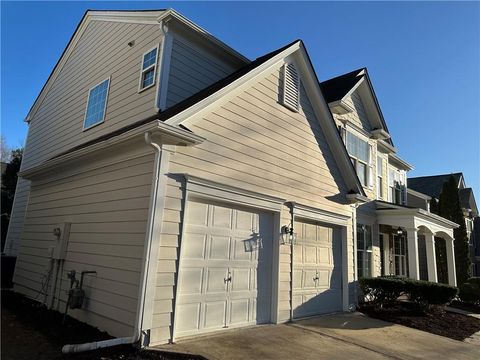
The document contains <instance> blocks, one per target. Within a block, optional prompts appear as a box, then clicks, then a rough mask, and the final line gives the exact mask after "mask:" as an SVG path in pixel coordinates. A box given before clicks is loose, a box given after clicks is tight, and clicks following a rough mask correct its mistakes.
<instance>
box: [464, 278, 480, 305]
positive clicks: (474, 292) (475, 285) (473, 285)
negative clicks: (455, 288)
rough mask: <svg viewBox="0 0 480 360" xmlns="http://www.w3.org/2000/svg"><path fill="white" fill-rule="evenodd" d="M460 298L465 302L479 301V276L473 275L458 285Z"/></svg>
mask: <svg viewBox="0 0 480 360" xmlns="http://www.w3.org/2000/svg"><path fill="white" fill-rule="evenodd" d="M459 296H460V299H461V300H462V301H465V302H471V303H477V302H480V278H478V277H473V278H470V279H468V280H467V282H466V283H463V284H462V285H460V293H459Z"/></svg>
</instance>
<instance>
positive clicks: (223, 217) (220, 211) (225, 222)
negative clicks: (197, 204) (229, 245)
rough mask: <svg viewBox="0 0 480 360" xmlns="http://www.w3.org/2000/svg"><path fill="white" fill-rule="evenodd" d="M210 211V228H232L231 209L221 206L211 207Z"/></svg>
mask: <svg viewBox="0 0 480 360" xmlns="http://www.w3.org/2000/svg"><path fill="white" fill-rule="evenodd" d="M211 209H212V226H213V227H216V228H223V229H231V228H232V209H229V208H225V207H222V206H213V207H211Z"/></svg>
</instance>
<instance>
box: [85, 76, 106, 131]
mask: <svg viewBox="0 0 480 360" xmlns="http://www.w3.org/2000/svg"><path fill="white" fill-rule="evenodd" d="M109 87H110V78H108V79H106V80H103V81H102V82H101V83H100V84H98V85H95V86H94V87H93V88H91V89H90V91H89V93H88V100H87V110H86V111H85V120H84V121H83V130H86V129H89V128H91V127H92V126H95V125H98V124H101V123H103V120H104V119H105V110H106V108H107V98H108V90H109Z"/></svg>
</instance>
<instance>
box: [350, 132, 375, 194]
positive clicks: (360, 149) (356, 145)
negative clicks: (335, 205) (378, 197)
mask: <svg viewBox="0 0 480 360" xmlns="http://www.w3.org/2000/svg"><path fill="white" fill-rule="evenodd" d="M347 151H348V154H349V155H350V158H351V160H352V163H353V166H354V167H355V170H356V172H357V175H358V178H359V179H360V183H361V184H362V185H363V186H370V181H369V177H370V170H369V166H370V152H371V149H370V146H369V145H368V142H367V141H365V140H362V139H360V138H359V137H358V136H356V135H354V134H352V133H351V132H350V131H347Z"/></svg>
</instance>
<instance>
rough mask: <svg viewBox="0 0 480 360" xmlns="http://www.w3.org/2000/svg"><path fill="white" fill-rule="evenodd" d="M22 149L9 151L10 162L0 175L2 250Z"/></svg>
mask: <svg viewBox="0 0 480 360" xmlns="http://www.w3.org/2000/svg"><path fill="white" fill-rule="evenodd" d="M22 155H23V149H16V150H13V151H12V152H11V157H10V162H9V163H8V164H7V167H6V169H5V173H4V174H3V175H2V189H1V192H2V198H1V201H2V203H1V217H2V223H1V226H2V228H1V239H2V244H1V246H2V248H1V249H2V251H3V247H4V245H5V240H6V238H7V230H8V224H9V222H10V215H11V213H12V206H13V199H14V197H15V189H16V187H17V181H18V172H19V171H20V165H21V163H22Z"/></svg>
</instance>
